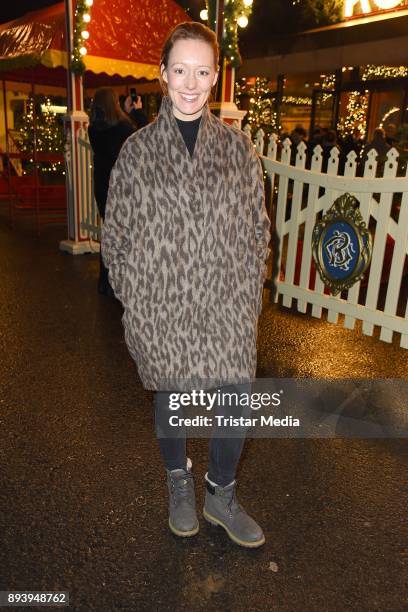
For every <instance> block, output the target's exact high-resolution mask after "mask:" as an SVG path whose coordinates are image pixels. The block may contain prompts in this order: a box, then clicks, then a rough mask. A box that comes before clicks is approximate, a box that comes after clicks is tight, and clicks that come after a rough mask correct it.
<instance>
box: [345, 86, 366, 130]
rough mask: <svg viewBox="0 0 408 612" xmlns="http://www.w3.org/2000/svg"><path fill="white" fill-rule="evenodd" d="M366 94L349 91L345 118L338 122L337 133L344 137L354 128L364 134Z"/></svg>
mask: <svg viewBox="0 0 408 612" xmlns="http://www.w3.org/2000/svg"><path fill="white" fill-rule="evenodd" d="M367 109H368V93H367V92H366V93H362V92H359V91H351V92H350V94H349V99H348V103H347V109H346V116H345V117H344V118H343V119H341V120H340V121H339V124H338V131H339V132H340V134H341V135H342V136H343V137H344V136H347V135H348V134H351V133H352V132H353V130H354V129H355V128H358V129H359V130H360V132H362V133H365V131H366V123H367Z"/></svg>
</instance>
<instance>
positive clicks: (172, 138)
mask: <svg viewBox="0 0 408 612" xmlns="http://www.w3.org/2000/svg"><path fill="white" fill-rule="evenodd" d="M269 229H270V222H269V219H268V216H267V212H266V209H265V203H264V189H263V176H262V166H261V163H260V160H259V158H258V157H257V155H256V153H255V150H254V147H253V145H252V143H251V142H250V140H249V138H248V137H247V136H246V135H245V134H244V133H243V132H242V131H240V130H238V129H236V128H233V127H231V126H229V125H226V124H225V123H223V122H221V121H220V120H219V119H218V118H217V117H215V116H214V115H213V114H212V113H211V112H210V110H209V107H208V105H206V106H205V107H204V111H203V115H202V119H201V123H200V128H199V132H198V136H197V141H196V145H195V149H194V154H193V156H192V157H191V156H190V154H189V152H188V150H187V148H186V145H185V143H184V140H183V138H182V135H181V133H180V130H179V128H178V125H177V123H176V119H175V117H174V115H173V111H172V102H171V100H170V98H169V97H168V96H165V97H164V98H163V101H162V105H161V108H160V112H159V115H158V117H157V119H156V120H155V121H154V122H153V123H151V124H150V125H148V126H146V127H145V128H143V129H141V130H139V131H138V132H136V133H135V134H133V135H132V136H130V137H129V138H128V140H127V141H126V142H125V144H124V146H123V148H122V150H121V152H120V154H119V157H118V159H117V162H116V164H115V166H114V168H113V170H112V173H111V177H110V185H109V192H108V200H107V205H106V213H105V222H104V225H103V228H102V257H103V259H104V261H105V264H106V266H107V267H108V268H109V279H110V282H111V284H112V287H113V289H114V292H115V295H116V296H117V297H118V299H120V300H121V302H122V304H123V307H124V314H123V317H122V322H123V326H124V335H125V341H126V344H127V347H128V349H129V352H130V354H131V356H132V357H133V359H134V360H135V362H136V364H137V368H138V372H139V375H140V377H141V380H142V382H143V385H144V387H145V388H147V389H155V390H169V389H175V390H188V389H193V388H194V389H198V388H211V387H214V386H216V385H221V384H232V383H238V382H245V381H247V380H250V379H251V378H253V377H254V376H255V370H256V339H257V323H258V315H259V313H260V311H261V307H262V288H263V280H264V277H265V267H266V266H265V259H266V258H267V255H268V253H269V248H268V243H269V239H270V233H269Z"/></svg>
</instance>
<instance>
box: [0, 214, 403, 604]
mask: <svg viewBox="0 0 408 612" xmlns="http://www.w3.org/2000/svg"><path fill="white" fill-rule="evenodd" d="M63 237H65V236H64V233H63V231H60V232H59V233H58V230H55V229H54V230H52V231H49V232H45V233H44V235H43V236H42V237H41V239H36V238H33V237H32V236H31V235H30V234H24V233H22V232H19V233H18V232H16V231H15V232H13V231H11V230H10V229H8V227H7V226H6V225H5V224H4V223H3V222H1V223H0V253H1V259H0V262H1V263H0V266H1V267H0V350H1V358H0V384H1V395H0V425H1V429H0V435H1V444H0V531H1V547H0V590H29V589H35V590H60V589H64V590H68V591H69V592H70V598H71V606H70V608H71V609H73V610H84V611H87V610H92V611H97V612H105V611H106V612H107V611H116V610H132V611H137V612H139V611H150V610H159V611H162V610H163V611H164V610H189V611H196V610H222V609H226V610H238V611H241V610H261V611H263V610H278V611H298V610H299V611H300V610H302V611H303V610H307V611H318V612H321V611H336V612H337V611H343V610H353V611H354V610H370V611H371V610H381V611H382V610H404V609H406V594H407V592H406V571H405V568H406V562H407V548H406V535H407V532H406V506H407V495H406V478H405V473H406V472H405V471H404V470H405V465H404V463H403V451H404V449H405V448H406V447H405V442H404V441H403V440H393V441H392V440H382V441H378V440H350V439H349V440H347V439H346V440H344V439H335V440H289V439H281V440H265V439H251V440H248V441H247V443H246V447H245V451H244V455H243V458H242V461H241V465H240V471H239V479H238V481H239V489H238V490H239V492H240V499H241V502H242V503H243V504H244V505H245V506H246V508H247V509H248V510H249V511H250V512H251V513H253V515H254V516H255V517H256V518H257V520H258V521H259V522H260V524H261V525H262V527H263V528H264V531H265V534H266V538H267V543H266V545H265V546H264V547H262V548H261V549H259V550H253V551H251V550H245V549H242V548H239V547H237V546H235V545H234V544H233V543H232V542H230V540H229V539H228V538H227V536H226V535H225V534H224V532H223V531H222V530H218V529H217V528H213V527H210V526H208V525H206V524H205V522H204V521H202V522H201V530H200V532H199V534H198V536H197V537H195V538H192V539H190V540H180V539H177V538H176V537H175V536H173V535H172V534H171V533H170V532H169V531H168V528H167V525H166V522H167V497H166V495H167V493H166V488H165V479H164V472H163V469H162V467H161V463H160V457H159V453H158V449H157V446H156V442H155V438H154V432H153V419H152V408H151V401H152V393H151V392H147V391H144V390H143V388H142V386H141V384H140V382H139V380H138V377H137V372H136V368H135V365H134V364H133V362H132V361H131V359H130V357H129V355H128V353H127V349H126V346H125V344H124V341H123V336H122V327H121V314H122V312H121V306H120V304H119V303H118V302H117V301H114V300H110V299H107V298H104V297H102V296H99V295H98V294H97V293H96V277H97V256H95V255H85V256H78V257H72V256H70V255H67V254H64V253H62V252H60V251H58V248H57V244H58V238H63ZM259 351H260V352H259V370H260V373H261V374H262V375H268V374H277V375H278V376H289V377H296V376H313V377H317V376H329V375H333V372H336V373H337V375H338V376H340V377H341V376H358V377H367V378H373V377H407V374H408V359H407V352H406V351H403V350H402V349H399V348H398V346H397V345H394V346H390V345H387V344H385V343H382V342H380V341H379V340H377V339H375V338H374V339H373V338H368V337H364V336H362V335H360V334H359V333H358V332H351V331H346V330H344V329H343V328H341V327H336V326H333V325H330V324H328V323H325V322H322V321H319V320H314V319H311V318H309V317H306V316H303V315H296V314H293V313H290V312H288V311H287V310H283V309H280V308H279V307H276V306H268V307H266V308H265V310H264V312H263V315H262V318H261V322H260V346H259ZM206 448H207V442H206V440H192V441H190V442H189V455H190V456H191V457H192V458H193V461H194V472H195V475H196V488H197V496H198V504H199V508H200V510H201V506H202V502H203V494H204V490H203V486H202V478H203V475H204V473H205V471H206ZM404 481H405V482H404Z"/></svg>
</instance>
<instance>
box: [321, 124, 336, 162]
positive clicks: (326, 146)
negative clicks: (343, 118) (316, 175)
mask: <svg viewBox="0 0 408 612" xmlns="http://www.w3.org/2000/svg"><path fill="white" fill-rule="evenodd" d="M333 147H336V148H337V149H339V147H338V145H337V135H336V132H335V131H334V130H327V133H325V135H324V136H323V138H322V149H323V153H322V159H323V162H322V172H327V166H328V164H329V159H330V154H331V151H332V149H333Z"/></svg>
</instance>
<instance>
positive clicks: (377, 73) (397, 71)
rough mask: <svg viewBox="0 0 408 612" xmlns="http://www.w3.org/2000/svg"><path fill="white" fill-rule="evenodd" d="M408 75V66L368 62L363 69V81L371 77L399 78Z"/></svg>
mask: <svg viewBox="0 0 408 612" xmlns="http://www.w3.org/2000/svg"><path fill="white" fill-rule="evenodd" d="M407 76H408V66H375V65H373V64H368V65H367V66H366V67H365V68H364V71H363V75H362V77H361V80H362V81H369V80H370V79H398V78H401V77H407Z"/></svg>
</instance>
